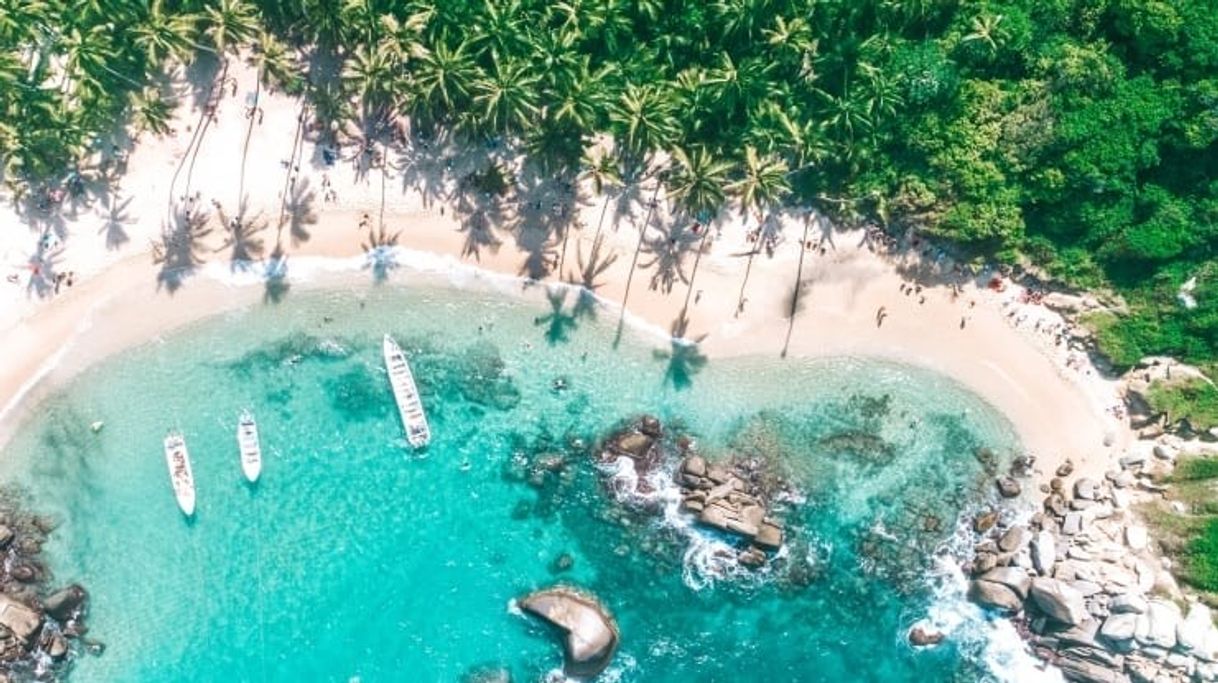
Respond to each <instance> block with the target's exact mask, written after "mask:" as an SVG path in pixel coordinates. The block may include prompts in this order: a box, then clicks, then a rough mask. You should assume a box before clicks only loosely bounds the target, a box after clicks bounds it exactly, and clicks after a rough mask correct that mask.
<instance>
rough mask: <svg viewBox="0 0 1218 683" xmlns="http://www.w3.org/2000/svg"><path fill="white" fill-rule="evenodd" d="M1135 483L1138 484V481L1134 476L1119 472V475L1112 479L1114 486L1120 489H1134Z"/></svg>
mask: <svg viewBox="0 0 1218 683" xmlns="http://www.w3.org/2000/svg"><path fill="white" fill-rule="evenodd" d="M1135 483H1137V479H1135V478H1134V476H1133V475H1132V474H1130V473H1129V472H1118V473H1117V475H1116V476H1115V477H1113V478H1112V485H1113V486H1115V487H1117V488H1119V489H1128V488H1132V487H1133V485H1134V484H1135Z"/></svg>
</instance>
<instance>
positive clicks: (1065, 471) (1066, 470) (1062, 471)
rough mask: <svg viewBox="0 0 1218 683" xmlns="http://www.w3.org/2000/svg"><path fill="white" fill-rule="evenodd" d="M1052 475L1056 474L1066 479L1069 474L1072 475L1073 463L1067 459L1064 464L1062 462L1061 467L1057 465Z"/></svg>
mask: <svg viewBox="0 0 1218 683" xmlns="http://www.w3.org/2000/svg"><path fill="white" fill-rule="evenodd" d="M1054 474H1056V475H1057V476H1059V477H1068V476H1070V475H1071V474H1074V461H1073V460H1071V459H1069V458H1066V462H1063V463H1062V464H1061V465H1059V466H1058V468H1057V471H1056V472H1055V473H1054Z"/></svg>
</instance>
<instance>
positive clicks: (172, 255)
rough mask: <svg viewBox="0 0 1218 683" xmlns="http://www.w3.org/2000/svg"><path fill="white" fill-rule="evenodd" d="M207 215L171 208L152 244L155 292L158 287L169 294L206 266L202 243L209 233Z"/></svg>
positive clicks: (181, 207) (181, 208)
mask: <svg viewBox="0 0 1218 683" xmlns="http://www.w3.org/2000/svg"><path fill="white" fill-rule="evenodd" d="M207 218H208V216H207V213H206V212H203V211H193V212H192V211H191V210H190V209H187V208H185V207H183V206H177V205H175V207H174V210H173V213H172V215H171V216H170V217H169V219H168V220H167V221H166V223H165V224H163V225H162V226H161V239H160V241H157V242H154V243H153V244H152V262H153V263H155V264H156V265H159V266H160V270H158V271H157V277H156V279H157V289H160V288H161V287H162V286H163V287H165V289H167V290H168V291H169V293H170V294H173V293H174V292H176V291H177V290H178V288H180V287H181V286H182V284H183V283H184V282H185V280H186V278H187V277H189V276H190V274H191V273H193V272H194V270H195V269H196V268H198V267H199V266H201V265H203V264H204V263H206V261H207V259H206V258H205V257H204V256H203V254H205V253H206V251H205V249H204V245H203V240H204V239H205V238H206V237H207V236H208V235H210V234H211V230H212V229H211V227H210V226H208V224H207Z"/></svg>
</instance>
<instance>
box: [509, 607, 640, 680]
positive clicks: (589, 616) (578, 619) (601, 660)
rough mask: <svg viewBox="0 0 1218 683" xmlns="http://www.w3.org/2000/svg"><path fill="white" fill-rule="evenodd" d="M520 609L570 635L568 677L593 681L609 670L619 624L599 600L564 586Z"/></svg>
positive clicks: (567, 656)
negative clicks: (606, 669)
mask: <svg viewBox="0 0 1218 683" xmlns="http://www.w3.org/2000/svg"><path fill="white" fill-rule="evenodd" d="M520 607H521V609H523V610H525V611H526V612H529V613H531V614H534V615H536V616H538V617H540V618H542V619H544V620H545V621H547V622H549V623H550V624H553V625H554V626H556V627H558V628H559V629H561V630H562V631H563V632H564V633H566V641H565V643H564V646H565V647H564V649H565V651H566V663H565V665H564V666H563V670H564V672H565V673H566V675H568V676H579V677H588V678H592V677H595V676H597V675H598V674H600V672H602V671H604V670H605V668H606V667H607V666H609V661H610V660H611V659H613V653H614V652H615V651H616V650H617V645H618V640H619V635H618V630H617V624H616V623H614V621H613V617H612V616H610V615H609V613H608V612H607V611H606V610H605V608H604V607H603V606H602V605H601V604H600V602H599V601H598V600H597V599H596V598H594V597H592V596H588V595H584V594H582V593H580V592H578V591H575V590H573V589H571V588H566V587H561V586H560V587H557V588H549V589H546V590H541V591H537V592H536V593H531V594H529V595H528V596H526V597H525V598H523V599H522V600H521V601H520Z"/></svg>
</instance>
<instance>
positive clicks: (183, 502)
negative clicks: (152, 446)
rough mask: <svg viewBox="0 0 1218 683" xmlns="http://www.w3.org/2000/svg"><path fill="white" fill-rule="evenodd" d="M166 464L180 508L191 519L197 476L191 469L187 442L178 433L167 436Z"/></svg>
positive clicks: (193, 510) (170, 433) (193, 509)
mask: <svg viewBox="0 0 1218 683" xmlns="http://www.w3.org/2000/svg"><path fill="white" fill-rule="evenodd" d="M165 463H166V464H167V465H168V466H169V481H170V483H172V484H173V495H174V497H175V498H177V499H178V507H180V508H182V512H184V513H186V515H187V516H188V517H189V516H190V515H193V514H194V513H195V475H194V472H192V471H191V469H190V455H189V454H188V453H187V452H186V440H185V439H183V438H182V435H181V434H179V433H178V432H169V434H167V435H166V436H165Z"/></svg>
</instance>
